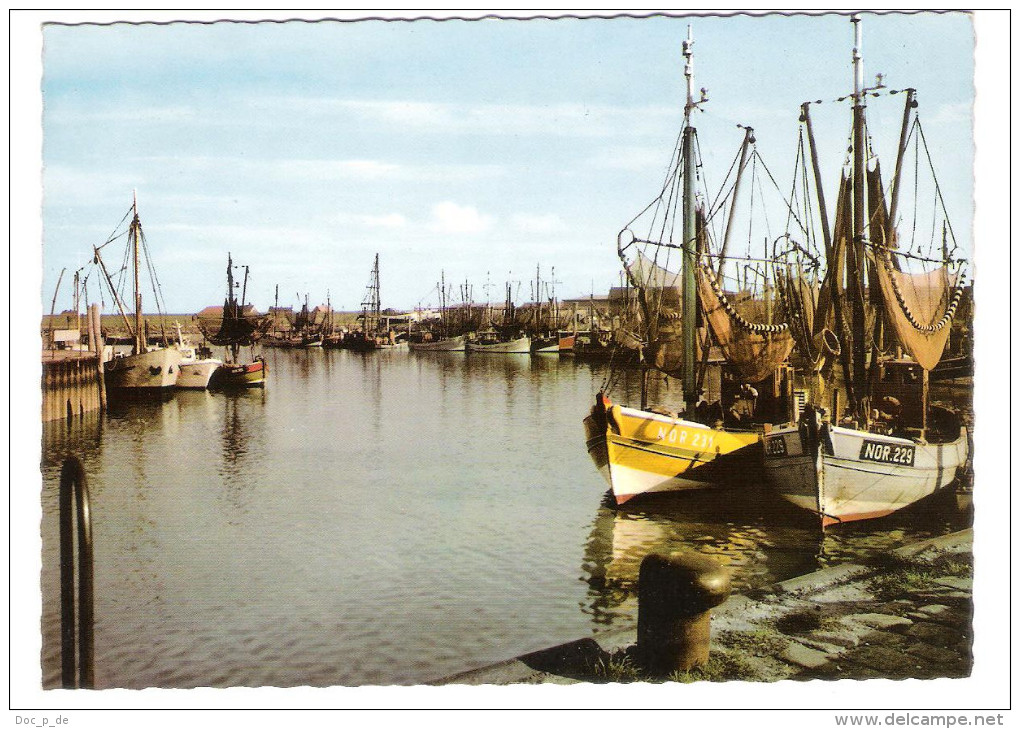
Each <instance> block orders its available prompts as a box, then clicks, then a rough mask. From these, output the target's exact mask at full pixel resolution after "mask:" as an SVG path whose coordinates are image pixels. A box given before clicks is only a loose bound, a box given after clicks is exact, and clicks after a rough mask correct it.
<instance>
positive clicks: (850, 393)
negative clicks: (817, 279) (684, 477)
mask: <svg viewBox="0 0 1020 729" xmlns="http://www.w3.org/2000/svg"><path fill="white" fill-rule="evenodd" d="M852 20H853V23H854V30H855V44H854V49H853V67H854V91H853V95H852V99H853V131H852V136H851V142H850V150H851V153H852V159H851V160H850V161H849V174H848V173H847V172H846V171H844V174H843V178H842V181H841V185H840V189H839V196H838V198H837V203H836V214H835V221H834V222H835V224H834V227H833V232H832V234H831V235H830V234H829V232H828V230H829V229H828V220H827V219H826V218H825V206H824V199H823V197H822V195H821V190H820V186H818V185H816V187H818V188H819V189H816V194H817V196H818V201H819V205H818V210H819V212H820V216H821V221H822V231H823V234H824V235H825V247H826V254H827V256H826V258H827V262H828V271H827V275H826V279H825V281H824V282H823V285H822V290H821V294H822V296H821V297H820V299H819V301H820V302H821V303H820V306H819V308H818V311H817V312H816V313H815V316H814V319H815V331H816V332H818V331H819V330H820V329H821V327H830V326H831V331H829V332H827V337H828V339H829V340H831V341H832V344H830V345H829V346H828V347H827V351H826V352H824V353H823V356H822V359H823V360H825V359H827V360H829V361H828V362H822V364H821V365H820V366H819V367H818V372H819V376H818V378H817V380H816V381H815V383H814V386H813V387H812V390H813V391H812V392H811V395H810V399H809V401H808V403H807V404H806V406H805V407H804V409H803V413H802V414H801V416H800V418H799V420H798V422H797V423H796V424H793V425H790V426H788V427H785V428H780V429H777V430H774V431H773V432H772V433H770V434H768V435H767V436H766V437H765V448H764V451H765V468H766V473H767V474H768V477H769V479H770V481H771V482H772V483H773V485H774V487H775V488H776V490H777V491H778V492H779V494H780V495H782V496H783V497H784V498H785V499H787V500H788V501H790V502H791V503H793V504H795V505H797V506H799V507H801V508H804V509H806V510H808V511H810V512H812V513H814V514H816V515H817V516H818V518H819V519H820V521H821V524H822V526H823V527H825V526H829V525H832V524H838V523H841V522H850V521H858V520H862V519H872V518H875V517H881V516H885V515H887V514H890V513H892V512H894V511H897V510H898V509H901V508H903V507H905V506H907V505H909V504H913V503H915V502H917V501H919V500H921V499H923V498H925V497H927V496H930V495H932V494H934V493H935V492H936V491H938V490H940V489H942V488H943V487H945V486H947V485H949V484H950V483H952V482H953V480H954V479H955V477H956V475H957V473H958V472H959V470H960V469H961V468H962V467H963V466H964V464H965V463H966V460H967V456H968V444H967V432H966V430H965V428H964V427H963V426H962V424H961V419H960V417H959V416H958V415H957V414H955V413H953V412H950V411H948V410H946V409H943V408H934V407H932V406H931V404H930V402H929V399H930V398H929V388H928V380H929V373H930V372H931V370H932V369H934V367H935V366H936V365H937V364H938V362H939V360H940V359H941V357H942V354H943V352H944V350H945V347H946V342H947V339H948V336H949V333H950V327H951V324H952V320H953V317H954V315H955V313H956V309H957V307H958V305H959V302H960V298H961V295H962V291H963V281H964V276H963V272H962V267H963V261H962V260H961V259H957V258H954V257H953V255H952V252H953V251H955V248H956V243H955V239H953V236H952V228H951V226H950V225H949V222H948V216H947V215H946V211H945V208H944V205H943V203H942V197H941V194H940V193H939V191H938V186H937V182H934V181H933V183H932V186H931V187H930V192H931V195H932V199H933V205H932V208H934V209H935V211H936V213H941V216H942V235H941V241H939V240H936V239H937V237H938V222H937V220H934V219H933V220H932V229H931V233H932V240H931V244H930V246H929V253H928V254H924V255H918V254H917V253H914V252H912V251H911V250H904V249H901V247H900V242H899V241H898V236H897V232H896V228H895V223H896V220H897V208H898V204H899V200H900V197H901V192H900V190H901V187H902V184H903V181H904V179H905V178H906V176H907V175H906V172H905V170H907V169H909V167H908V166H907V165H906V164H905V163H904V157H905V154H906V152H907V151H908V149H909V147H910V142H911V140H913V141H914V143H915V144H914V146H915V153H916V154H918V155H920V154H921V152H922V150H923V152H924V153H928V150H927V145H926V143H925V142H924V135H923V132H922V131H921V127H920V121H919V120H918V118H917V115H916V111H915V109H916V107H917V102H916V98H915V91H914V89H906V90H904V91H903V92H895V91H892V92H888V93H905V95H906V104H905V109H904V114H903V124H902V128H901V132H900V140H899V146H898V154H897V160H896V168H895V171H894V174H893V177H892V188H891V193H890V197H889V201H888V203H887V201H886V195H885V191H884V189H883V186H882V177H881V168H880V165H879V163H878V159H877V156H876V155H874V154H873V152H872V150H871V143H870V137H869V134H868V128H867V122H866V119H865V108H866V104H867V101H868V97H869V96H872V97H876V96H879V95H881V93H880V92H882V91H883V90H885V87H884V86H883V85H882V84H881V77H879V80H878V82H877V83H876V86H875V87H872V88H865V86H864V82H863V64H862V58H861V25H860V19H859V18H857V17H854V18H853V19H852ZM802 121H803V122H804V123H805V128H806V130H807V134H808V138H809V140H811V144H812V151H813V147H814V141H813V137H812V136H811V127H810V115H809V104H807V103H805V104H804V105H803V107H802ZM813 156H814V155H813ZM928 160H929V161H930V154H929V155H928ZM914 169H915V179H914V185H915V187H914V190H913V192H914V195H913V197H914V199H915V200H916V199H917V197H918V195H917V193H918V190H922V188H923V187H924V185H922V184H920V181H919V179H918V177H917V173H916V170H917V166H915V168H914ZM931 170H932V171H934V167H933V166H931ZM815 176H816V180H817V179H820V174H819V173H818V169H817V164H816V166H815ZM922 191H923V190H922ZM925 209H928V208H925ZM929 214H930V213H929ZM937 217H938V216H936V218H937ZM919 247H920V246H919V245H917V244H916V241H915V240H913V239H912V240H911V245H910V248H911V249H918V248H919ZM890 324H891V331H888V330H887V328H888V326H889V325H890ZM833 332H835V334H833ZM899 348H902V349H905V350H906V351H907V352H908V353H909V354H910V356H911V358H909V359H907V358H904V357H899V356H896V354H895V353H891V352H892V351H893V350H896V349H899ZM844 404H845V407H844Z"/></svg>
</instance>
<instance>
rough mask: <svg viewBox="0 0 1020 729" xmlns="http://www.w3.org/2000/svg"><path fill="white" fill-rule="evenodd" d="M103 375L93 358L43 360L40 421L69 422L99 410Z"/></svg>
mask: <svg viewBox="0 0 1020 729" xmlns="http://www.w3.org/2000/svg"><path fill="white" fill-rule="evenodd" d="M102 383H103V374H102V368H101V363H100V361H99V359H98V358H97V357H96V356H94V355H87V356H84V357H81V356H74V357H57V356H54V357H52V358H50V359H47V358H46V355H44V357H43V361H42V420H43V422H44V423H45V422H50V421H53V420H61V419H65V418H66V419H68V420H70V419H72V418H78V417H83V416H84V415H85V414H86V413H91V412H94V411H97V410H99V409H100V408H101V406H102V392H101V389H102Z"/></svg>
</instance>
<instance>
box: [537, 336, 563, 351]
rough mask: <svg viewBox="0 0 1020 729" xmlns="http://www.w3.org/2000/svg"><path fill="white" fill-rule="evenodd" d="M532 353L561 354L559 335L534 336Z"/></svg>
mask: <svg viewBox="0 0 1020 729" xmlns="http://www.w3.org/2000/svg"><path fill="white" fill-rule="evenodd" d="M531 353H532V354H559V353H560V340H559V338H558V337H534V338H533V339H532V340H531Z"/></svg>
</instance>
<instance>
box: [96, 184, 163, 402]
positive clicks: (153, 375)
mask: <svg viewBox="0 0 1020 729" xmlns="http://www.w3.org/2000/svg"><path fill="white" fill-rule="evenodd" d="M128 215H130V216H131V222H130V223H129V225H128V229H127V241H128V254H127V255H129V256H130V258H131V267H132V271H133V274H134V305H135V312H134V317H133V321H132V320H131V319H129V318H128V316H127V313H126V310H125V307H124V302H123V301H122V300H121V298H120V295H119V294H118V293H117V290H118V287H117V286H115V285H114V283H113V280H112V278H111V277H110V274H109V272H108V271H107V268H106V264H105V263H104V262H103V258H102V255H101V254H100V251H101V250H102V249H103V248H104V247H106V246H107V245H109V244H110V243H111V242H113V241H114V240H116V239H117V238H119V237H120V235H121V234H120V233H115V234H114V235H113V236H111V237H110V238H109V240H107V241H106V243H104V244H103V245H101V246H98V247H93V249H92V250H93V253H94V260H95V262H96V263H97V264H98V265H99V267H100V269H101V271H102V273H103V277H104V279H105V281H106V283H107V285H108V286H109V289H110V291H111V293H112V294H113V299H114V301H115V302H116V304H117V308H118V310H119V311H120V315H121V317H122V318H123V320H124V325H125V327H126V328H127V331H128V333H129V336H130V338H131V350H130V353H123V354H120V353H115V354H114V356H113V358H112V359H111V360H110V361H109V362H107V363H106V365H105V381H106V382H105V384H106V387H107V389H108V390H111V391H113V392H117V393H121V394H125V395H126V394H130V393H139V394H140V393H146V392H155V393H165V392H169V391H171V389H172V388H173V387H174V386H175V385H176V384H177V378H178V376H179V375H180V363H181V352H180V350H179V349H177V347H175V346H172V345H171V344H170V342H169V339H168V338H167V337H166V336H165V333H164V336H163V337H162V339H161V343H160V344H156V345H150V344H149V342H148V337H147V336H146V334H147V333H146V328H145V323H144V320H143V318H142V292H141V287H140V281H139V261H140V258H141V255H143V254H144V255H145V256H146V258H148V246H147V244H146V240H145V234H144V233H143V232H142V224H141V221H140V220H139V218H138V198H137V196H134V197H133V199H132V202H131V209H130V210H129V211H128V214H127V215H125V216H124V217H125V219H126V218H127V216H128ZM147 268H148V270H149V271H150V273H151V272H152V271H153V268H152V262H151V260H148V261H147ZM152 284H153V295H154V299H155V301H156V304H157V308H158V305H159V301H160V298H161V297H160V295H159V293H158V285H157V283H156V281H155V279H154V278H153V281H152ZM160 326H161V329H162V325H160Z"/></svg>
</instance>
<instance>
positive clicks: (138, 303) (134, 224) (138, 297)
mask: <svg viewBox="0 0 1020 729" xmlns="http://www.w3.org/2000/svg"><path fill="white" fill-rule="evenodd" d="M131 212H132V218H131V242H132V258H133V259H134V260H133V263H134V267H135V271H134V273H135V351H134V354H141V353H142V352H144V351H145V332H144V331H143V325H142V289H141V286H140V285H139V281H138V254H139V246H140V241H139V238H141V233H142V224H141V222H140V221H139V220H138V195H137V193H135V192H132V193H131Z"/></svg>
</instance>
